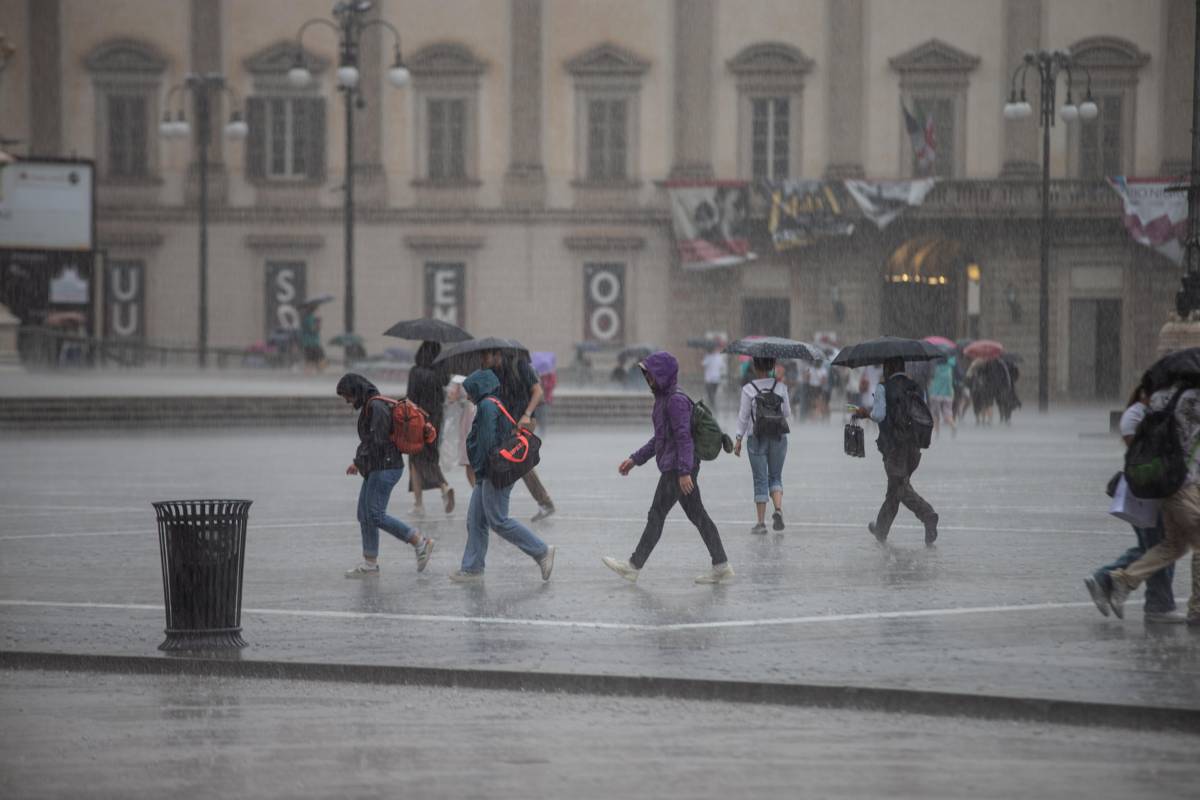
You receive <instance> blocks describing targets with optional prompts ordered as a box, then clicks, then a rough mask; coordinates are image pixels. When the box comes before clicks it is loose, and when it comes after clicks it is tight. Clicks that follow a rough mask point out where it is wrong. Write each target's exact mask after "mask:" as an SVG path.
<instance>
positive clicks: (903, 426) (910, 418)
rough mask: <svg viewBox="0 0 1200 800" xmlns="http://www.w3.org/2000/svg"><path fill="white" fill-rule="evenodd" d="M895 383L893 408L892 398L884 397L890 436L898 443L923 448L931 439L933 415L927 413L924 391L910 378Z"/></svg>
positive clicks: (927, 407)
mask: <svg viewBox="0 0 1200 800" xmlns="http://www.w3.org/2000/svg"><path fill="white" fill-rule="evenodd" d="M897 383H899V386H898V387H897V391H896V392H894V398H895V408H893V403H892V398H886V402H887V413H886V418H887V422H888V425H889V426H890V427H891V431H892V438H894V439H895V440H896V442H897V443H898V444H902V445H906V446H909V447H920V448H921V449H925V448H927V447H929V444H930V442H931V441H933V415H932V414H930V413H929V406H928V405H926V404H925V393H924V392H922V391H921V387H920V386H918V385H917V383H916V381H913V380H912V379H910V378H905V379H904V380H901V381H897ZM885 391H886V390H885ZM885 397H886V394H885Z"/></svg>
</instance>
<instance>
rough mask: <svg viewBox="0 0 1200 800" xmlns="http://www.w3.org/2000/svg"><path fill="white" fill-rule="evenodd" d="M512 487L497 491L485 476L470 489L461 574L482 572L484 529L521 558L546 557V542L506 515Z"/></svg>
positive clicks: (485, 540) (484, 548)
mask: <svg viewBox="0 0 1200 800" xmlns="http://www.w3.org/2000/svg"><path fill="white" fill-rule="evenodd" d="M510 494H512V486H505V487H504V488H503V489H497V488H496V487H495V486H492V482H491V481H489V480H488V479H487V478H486V477H480V478H479V480H477V481H476V482H475V488H474V489H472V490H471V504H470V505H469V506H468V507H467V547H466V549H465V550H463V558H462V571H463V572H483V566H484V564H483V562H484V559H486V558H487V549H488V528H491V529H492V530H494V531H495V532H496V533H498V534H500V536H501V537H502V538H504V539H507V540H508V541H510V542H512V543H513V544H515V545H516V546H517V547H519V548H520V549H521V552H523V553H524V554H525V555H527V556H529V557H531V558H535V559H540V558H541V557H542V556H544V555H546V552H547V550H548V548H547V547H546V543H545V542H543V541H542V540H541V539H539V538H538V537H537V535H536V534H534V532H533V531H531V530H529V528H526V527H525V526H524V525H522V524H521V523H520V522H517V521H516V520H515V519H513V518H512V517H510V516H509V515H508V496H509V495H510Z"/></svg>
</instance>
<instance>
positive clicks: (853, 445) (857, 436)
mask: <svg viewBox="0 0 1200 800" xmlns="http://www.w3.org/2000/svg"><path fill="white" fill-rule="evenodd" d="M842 447H843V449H844V450H845V451H846V455H848V456H853V457H855V458H866V457H867V448H866V444H865V442H864V440H863V429H862V427H861V426H860V425H859V424H858V421H857V420H851V421H850V422H847V423H846V428H845V433H844V436H843V444H842Z"/></svg>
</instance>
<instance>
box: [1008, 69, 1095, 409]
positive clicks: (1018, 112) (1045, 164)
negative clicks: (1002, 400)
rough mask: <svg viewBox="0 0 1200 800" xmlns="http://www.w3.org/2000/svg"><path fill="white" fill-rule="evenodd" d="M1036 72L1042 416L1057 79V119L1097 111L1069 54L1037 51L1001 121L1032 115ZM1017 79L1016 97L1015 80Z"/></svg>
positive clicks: (1046, 397) (1018, 72)
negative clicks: (1030, 90)
mask: <svg viewBox="0 0 1200 800" xmlns="http://www.w3.org/2000/svg"><path fill="white" fill-rule="evenodd" d="M1072 68H1077V69H1082V70H1083V71H1084V73H1085V74H1087V89H1086V93H1085V95H1084V99H1083V102H1082V103H1080V104H1079V105H1075V102H1074V100H1073V99H1072V97H1071V90H1072V88H1073V87H1072V83H1073V75H1072V72H1071V70H1072ZM1031 69H1033V70H1036V71H1037V77H1038V80H1039V81H1040V83H1041V87H1040V89H1041V91H1040V93H1039V109H1038V111H1039V116H1038V122H1039V124H1040V125H1041V126H1042V223H1041V229H1042V230H1041V256H1040V266H1041V270H1040V280H1039V293H1038V410H1039V411H1042V412H1045V411H1046V410H1047V409H1048V408H1049V407H1050V128H1051V126H1053V125H1054V116H1055V114H1054V98H1055V94H1056V91H1057V89H1058V76H1059V75H1060V74H1061V73H1063V72H1065V73H1066V74H1067V101H1066V102H1065V103H1064V104H1063V105H1062V108H1060V109H1059V110H1058V116H1059V117H1060V118H1061V119H1062V121H1063V122H1066V123H1068V124H1070V123H1073V122H1075V121H1076V120H1083V121H1084V122H1091V121H1092V120H1094V119H1096V117H1097V116H1099V115H1100V109H1099V107H1098V106H1097V105H1096V102H1095V101H1094V100H1093V99H1092V77H1091V73H1090V72H1088V69H1087V67H1085V66H1083V65H1082V64H1079V63H1077V62H1074V61H1072V60H1071V54H1070V53H1067V52H1065V51H1062V50H1038V51H1036V52H1033V51H1031V52H1028V53H1026V54H1025V58H1024V60H1023V61H1022V63H1021V65H1020V66H1018V67H1017V68H1016V69H1015V70H1014V71H1013V76H1012V82H1011V91H1010V93H1009V98H1008V102H1007V103H1006V104H1005V105H1004V118H1005V119H1007V120H1010V121H1011V120H1022V119H1027V118H1028V117H1030V116H1032V115H1033V106H1032V105H1030V103H1029V101H1028V100H1026V99H1025V98H1026V95H1025V78H1026V76H1027V75H1028V74H1029V71H1030V70H1031ZM1018 78H1020V82H1021V88H1020V94H1019V95H1018V93H1017V79H1018Z"/></svg>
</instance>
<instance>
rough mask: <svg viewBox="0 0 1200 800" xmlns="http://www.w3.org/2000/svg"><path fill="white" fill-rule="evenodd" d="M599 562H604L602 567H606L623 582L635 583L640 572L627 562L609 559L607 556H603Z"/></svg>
mask: <svg viewBox="0 0 1200 800" xmlns="http://www.w3.org/2000/svg"><path fill="white" fill-rule="evenodd" d="M600 560H601V561H603V562H604V566H606V567H608V568H609V569H611V570H612V571H613V572H615V573H617V574H618V575H620V576H621V577H622V578H624V579H625V580H627V581H629V582H630V583H637V578H638V575H639V574H640V573H641V570H640V569H638V568H637V567H635V566H634V565H633V564H630V563H629V562H628V561H620V560H618V559H615V558H609V557H608V556H605V557H604V558H602V559H600Z"/></svg>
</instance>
